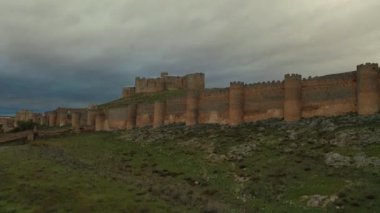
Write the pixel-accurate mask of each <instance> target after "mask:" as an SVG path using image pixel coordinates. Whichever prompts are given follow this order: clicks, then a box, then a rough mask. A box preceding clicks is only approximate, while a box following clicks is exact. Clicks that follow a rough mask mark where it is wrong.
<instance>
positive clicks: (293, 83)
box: [284, 74, 302, 121]
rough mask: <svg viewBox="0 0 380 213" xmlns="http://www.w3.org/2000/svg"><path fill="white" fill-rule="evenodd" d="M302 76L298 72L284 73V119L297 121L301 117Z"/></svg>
mask: <svg viewBox="0 0 380 213" xmlns="http://www.w3.org/2000/svg"><path fill="white" fill-rule="evenodd" d="M301 85H302V76H301V75H298V74H286V75H285V81H284V93H285V100H284V119H285V121H298V120H299V119H301V110H302V109H301V108H302V100H301V99H302V94H301Z"/></svg>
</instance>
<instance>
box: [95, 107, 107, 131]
mask: <svg viewBox="0 0 380 213" xmlns="http://www.w3.org/2000/svg"><path fill="white" fill-rule="evenodd" d="M105 120H106V116H105V114H104V113H103V112H98V113H97V114H96V116H95V131H104V130H105V129H104V124H105Z"/></svg>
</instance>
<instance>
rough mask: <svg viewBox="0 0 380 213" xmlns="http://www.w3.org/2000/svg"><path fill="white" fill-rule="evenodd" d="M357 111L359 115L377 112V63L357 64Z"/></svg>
mask: <svg viewBox="0 0 380 213" xmlns="http://www.w3.org/2000/svg"><path fill="white" fill-rule="evenodd" d="M357 111H358V114H359V115H372V114H376V113H378V112H379V65H378V64H374V63H366V64H361V65H358V66H357Z"/></svg>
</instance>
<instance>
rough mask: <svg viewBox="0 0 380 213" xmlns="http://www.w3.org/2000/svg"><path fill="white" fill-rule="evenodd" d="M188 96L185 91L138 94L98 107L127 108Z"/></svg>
mask: <svg viewBox="0 0 380 213" xmlns="http://www.w3.org/2000/svg"><path fill="white" fill-rule="evenodd" d="M185 95H186V91H185V90H167V91H162V92H155V93H136V94H133V95H131V96H129V97H128V98H120V99H117V100H114V101H111V102H108V103H105V104H101V105H98V106H97V107H98V109H109V108H118V107H125V106H128V105H130V104H139V103H154V102H155V101H162V100H167V99H171V98H177V97H183V96H185Z"/></svg>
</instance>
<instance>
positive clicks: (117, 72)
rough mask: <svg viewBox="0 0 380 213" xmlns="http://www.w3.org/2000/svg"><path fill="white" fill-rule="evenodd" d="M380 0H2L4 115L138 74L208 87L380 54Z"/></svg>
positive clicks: (344, 67)
mask: <svg viewBox="0 0 380 213" xmlns="http://www.w3.org/2000/svg"><path fill="white" fill-rule="evenodd" d="M379 20H380V1H379V0H271V1H268V0H207V1H206V0H186V1H185V0H97V1H94V0H80V1H78V0H64V1H63V0H0V114H12V113H14V112H15V111H16V110H18V109H22V108H27V109H32V110H34V111H45V110H51V109H54V108H56V107H58V106H66V107H86V106H87V105H89V104H92V103H95V104H98V103H102V102H105V101H109V100H113V99H116V98H119V97H120V95H121V89H122V87H124V86H128V85H133V83H134V78H135V77H136V76H148V77H153V76H158V75H159V73H160V72H161V71H167V72H169V73H170V74H174V75H183V74H186V73H191V72H204V73H205V74H206V81H207V84H206V86H207V87H226V86H228V85H229V82H230V81H236V80H241V81H245V82H247V83H252V82H258V81H267V80H282V79H283V76H284V74H286V73H299V74H302V75H303V76H304V77H308V76H309V75H312V76H318V75H324V74H329V73H335V72H345V71H352V70H355V67H356V65H357V64H360V63H363V62H380V23H379Z"/></svg>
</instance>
